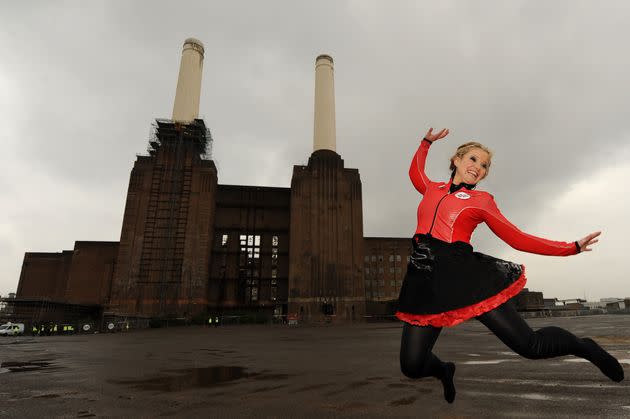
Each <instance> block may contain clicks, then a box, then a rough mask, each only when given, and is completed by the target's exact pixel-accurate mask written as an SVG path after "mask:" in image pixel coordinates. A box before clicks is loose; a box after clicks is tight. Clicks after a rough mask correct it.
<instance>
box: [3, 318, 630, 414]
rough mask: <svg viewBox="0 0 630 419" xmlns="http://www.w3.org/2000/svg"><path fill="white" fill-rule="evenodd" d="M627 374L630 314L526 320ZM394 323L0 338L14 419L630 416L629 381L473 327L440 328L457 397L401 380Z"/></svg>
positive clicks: (426, 382)
mask: <svg viewBox="0 0 630 419" xmlns="http://www.w3.org/2000/svg"><path fill="white" fill-rule="evenodd" d="M528 323H529V324H530V325H531V326H532V327H534V328H539V327H542V326H547V325H557V326H560V327H564V328H566V329H568V330H570V331H572V332H573V333H575V334H577V335H578V336H582V337H583V336H590V337H593V338H594V339H595V340H596V341H598V342H599V343H600V344H601V345H602V346H604V347H605V348H606V349H608V350H609V351H611V353H612V354H613V355H614V356H616V357H617V358H618V359H619V360H620V362H622V365H623V366H624V369H625V370H626V376H627V375H628V371H629V370H628V369H629V368H630V316H627V315H618V316H615V315H601V316H585V317H568V318H549V319H529V320H528ZM400 334H401V324H400V323H369V324H366V323H363V324H354V325H333V326H301V325H300V326H285V325H273V326H271V325H256V326H254V325H242V326H236V325H235V326H224V327H219V328H207V327H201V326H193V327H174V328H167V329H147V330H136V331H131V332H127V333H116V334H94V335H75V336H51V337H29V336H25V337H16V338H2V339H0V363H1V364H2V365H1V367H0V399H1V400H2V403H0V416H6V417H73V418H74V417H163V416H164V417H168V416H171V417H187V418H189V417H210V418H237V417H244V418H249V417H269V418H285V417H287V418H289V417H297V418H315V417H317V418H321V417H325V418H328V417H369V418H372V417H374V418H376V417H392V418H396V417H401V418H402V417H405V418H424V417H427V418H429V417H436V418H485V417H518V418H525V417H536V418H539V417H558V418H576V417H610V418H623V417H626V418H627V417H630V381H628V380H626V381H623V382H621V383H614V382H612V381H610V380H608V379H607V378H606V377H605V376H603V375H602V374H601V373H600V372H599V370H598V369H597V368H596V367H594V366H593V365H591V364H590V363H588V362H585V361H583V360H581V359H578V358H574V357H562V358H555V359H550V360H527V359H524V358H521V357H519V356H518V355H516V354H514V353H512V352H511V351H510V350H509V349H508V348H506V347H505V346H504V345H503V344H502V343H501V342H500V341H499V340H498V339H497V338H496V337H495V336H494V335H492V334H491V333H490V332H488V331H487V330H486V329H485V328H484V327H483V326H482V325H481V324H480V323H478V322H477V321H475V320H472V321H469V322H466V323H464V324H462V325H459V326H457V327H455V328H450V329H445V330H444V331H443V332H442V335H441V336H440V338H439V340H438V342H437V344H436V347H435V352H436V354H438V356H440V357H441V358H442V359H443V360H450V361H453V362H455V363H456V365H457V372H456V375H455V384H456V386H457V398H456V400H455V403H453V404H448V403H446V402H445V401H444V399H443V397H442V387H441V384H440V383H439V381H437V380H435V379H432V378H425V379H421V380H410V379H408V378H406V377H404V376H403V375H402V374H401V373H400V368H399V361H398V352H399V349H400V347H399V345H400Z"/></svg>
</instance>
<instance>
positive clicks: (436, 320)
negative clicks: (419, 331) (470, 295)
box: [396, 265, 527, 327]
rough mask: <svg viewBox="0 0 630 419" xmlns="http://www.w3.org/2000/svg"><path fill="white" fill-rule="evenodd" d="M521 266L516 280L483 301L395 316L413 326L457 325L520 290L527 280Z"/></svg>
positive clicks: (492, 307)
mask: <svg viewBox="0 0 630 419" xmlns="http://www.w3.org/2000/svg"><path fill="white" fill-rule="evenodd" d="M521 267H522V268H523V271H522V272H521V276H519V277H518V279H517V280H516V281H514V282H513V283H512V284H511V285H510V286H509V287H507V288H506V289H504V290H503V291H501V292H500V293H498V294H496V295H493V296H492V297H490V298H487V299H485V300H483V301H480V302H478V303H475V304H472V305H469V306H466V307H462V308H457V309H455V310H450V311H445V312H443V313H435V314H411V313H403V312H401V311H397V312H396V317H398V318H399V319H400V320H402V321H404V322H407V323H409V324H413V325H415V326H434V327H451V326H455V325H458V324H460V323H463V322H465V321H466V320H468V319H471V318H473V317H477V316H479V315H481V314H483V313H487V312H488V311H490V310H494V309H495V308H497V307H499V306H500V305H501V304H503V303H505V302H506V301H507V300H509V299H510V298H512V297H514V296H515V295H517V294H518V293H519V292H521V290H522V289H523V287H524V286H525V282H527V278H526V277H525V266H524V265H521Z"/></svg>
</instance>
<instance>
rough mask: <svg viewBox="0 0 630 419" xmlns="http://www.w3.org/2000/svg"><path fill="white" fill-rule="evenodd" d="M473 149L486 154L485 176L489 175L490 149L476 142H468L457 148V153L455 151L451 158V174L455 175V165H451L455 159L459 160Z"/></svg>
mask: <svg viewBox="0 0 630 419" xmlns="http://www.w3.org/2000/svg"><path fill="white" fill-rule="evenodd" d="M473 148H478V149H480V150H483V151H485V152H486V153H488V167H487V169H486V176H488V173H490V164H491V162H492V151H490V149H489V148H488V147H486V146H485V145H483V144H481V143H478V142H476V141H469V142H467V143H464V144H462V145H460V146H459V147H457V151H455V154H453V156H452V157H451V166H450V170H451V172H453V173H455V169H456V167H455V163H453V161H454V160H455V158H456V157H459V158H460V159H461V158H462V157H464V155H465V154H466V153H468V152H469V151H470V150H472V149H473Z"/></svg>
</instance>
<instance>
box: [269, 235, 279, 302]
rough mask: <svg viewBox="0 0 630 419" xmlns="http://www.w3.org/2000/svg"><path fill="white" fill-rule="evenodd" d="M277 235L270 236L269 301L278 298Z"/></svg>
mask: <svg viewBox="0 0 630 419" xmlns="http://www.w3.org/2000/svg"><path fill="white" fill-rule="evenodd" d="M278 242H279V240H278V236H272V237H271V266H272V268H271V294H270V295H271V301H276V299H277V298H278V279H277V278H278Z"/></svg>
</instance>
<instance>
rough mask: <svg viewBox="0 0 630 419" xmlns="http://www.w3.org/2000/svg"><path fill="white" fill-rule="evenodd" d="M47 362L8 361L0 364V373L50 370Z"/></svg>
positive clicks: (49, 363)
mask: <svg viewBox="0 0 630 419" xmlns="http://www.w3.org/2000/svg"><path fill="white" fill-rule="evenodd" d="M50 365H51V362H48V360H35V361H28V362H20V361H9V362H2V363H0V373H4V372H28V371H39V370H43V369H52V368H51V367H50Z"/></svg>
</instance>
